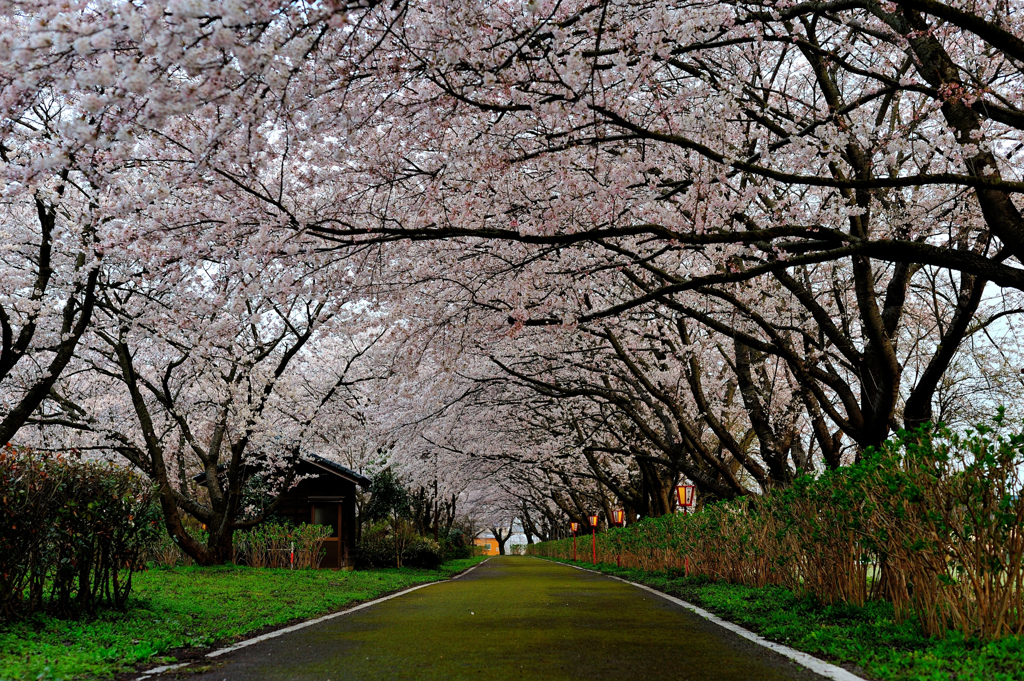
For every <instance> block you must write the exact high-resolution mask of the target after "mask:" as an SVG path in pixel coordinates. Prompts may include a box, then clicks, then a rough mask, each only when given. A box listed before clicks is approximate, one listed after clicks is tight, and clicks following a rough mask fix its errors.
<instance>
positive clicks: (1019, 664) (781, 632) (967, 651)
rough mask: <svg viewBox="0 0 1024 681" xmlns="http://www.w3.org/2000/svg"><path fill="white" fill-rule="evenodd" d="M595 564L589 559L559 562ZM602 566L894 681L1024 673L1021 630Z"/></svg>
mask: <svg viewBox="0 0 1024 681" xmlns="http://www.w3.org/2000/svg"><path fill="white" fill-rule="evenodd" d="M560 562H566V563H569V564H575V565H579V566H580V567H585V568H590V569H593V568H594V566H593V565H591V564H590V563H589V562H585V561H577V562H576V563H572V561H560ZM597 569H599V570H601V571H602V572H606V573H608V574H613V575H616V576H618V577H622V578H623V579H628V580H630V581H633V582H639V583H641V584H646V585H648V586H650V587H653V588H655V589H658V590H659V591H664V592H665V593H668V594H672V595H673V596H677V597H679V598H682V599H683V600H685V601H689V602H690V603H693V604H695V605H700V606H701V607H703V608H705V609H706V610H710V611H711V612H713V613H715V614H716V615H718V616H719V617H722V618H723V619H727V620H729V621H730V622H735V623H737V624H739V625H741V626H744V627H746V628H748V629H751V630H753V631H756V632H757V633H759V634H761V635H762V636H764V637H765V638H767V639H771V640H772V641H776V642H778V643H784V644H786V645H788V646H790V647H792V648H796V649H797V650H802V651H804V652H808V653H811V654H812V655H816V656H818V657H820V658H823V659H826V660H828V661H830V662H833V663H835V664H842V665H843V666H846V667H848V668H852V669H853V670H854V671H856V673H858V674H860V675H861V676H865V677H868V678H874V679H880V680H885V681H889V680H890V679H892V680H894V681H896V680H898V681H910V680H911V679H913V680H914V681H917V680H919V679H920V680H928V681H933V680H934V681H939V680H941V681H950V680H951V679H956V680H961V679H963V680H967V679H970V680H977V681H1011V680H1020V679H1024V637H1017V638H1008V639H1003V640H1002V641H997V642H994V643H988V644H982V643H978V642H974V641H964V640H963V637H962V636H960V635H959V634H957V633H951V634H949V635H948V636H947V637H946V638H944V639H929V638H925V637H924V636H922V635H921V633H920V632H919V631H918V629H917V626H916V624H915V623H914V622H913V621H905V622H902V623H900V624H897V623H896V621H895V619H894V618H893V611H892V606H891V605H890V604H888V603H877V602H875V603H869V604H867V605H866V606H864V607H863V608H857V607H852V606H845V605H834V606H825V605H821V604H819V603H816V602H815V601H813V600H812V599H807V598H797V597H796V596H795V595H794V594H793V593H792V592H791V591H788V590H786V589H782V588H779V587H763V588H760V589H755V588H751V587H746V586H738V585H735V584H725V583H721V582H708V581H706V580H701V579H695V578H685V577H677V576H672V575H669V574H666V573H664V572H643V571H641V570H630V569H624V568H623V569H619V568H616V567H615V566H614V565H606V564H600V565H598V566H597Z"/></svg>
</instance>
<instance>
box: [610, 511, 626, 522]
mask: <svg viewBox="0 0 1024 681" xmlns="http://www.w3.org/2000/svg"><path fill="white" fill-rule="evenodd" d="M612 518H613V519H614V522H615V524H616V525H625V524H626V512H625V511H624V510H623V509H621V508H617V509H615V510H614V511H612Z"/></svg>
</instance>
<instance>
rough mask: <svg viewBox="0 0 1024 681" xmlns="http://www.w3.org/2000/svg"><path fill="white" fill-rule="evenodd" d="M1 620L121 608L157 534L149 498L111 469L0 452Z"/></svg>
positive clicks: (140, 481) (132, 479)
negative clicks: (36, 614)
mask: <svg viewBox="0 0 1024 681" xmlns="http://www.w3.org/2000/svg"><path fill="white" fill-rule="evenodd" d="M0 502H2V503H0V618H2V619H12V618H17V617H23V616H26V615H29V614H31V613H34V612H39V611H47V612H50V613H53V614H55V615H58V616H61V617H73V616H78V615H81V614H92V613H95V611H96V609H97V608H99V607H100V606H110V607H114V608H123V607H124V605H125V602H126V601H127V599H128V594H129V593H130V592H131V587H132V574H133V573H134V571H135V570H136V569H137V568H138V567H140V566H141V565H143V553H144V551H145V548H146V546H147V545H148V544H150V543H151V542H152V541H154V540H155V539H156V537H157V536H158V535H159V533H160V531H161V525H160V512H159V509H158V508H157V506H156V504H155V503H154V491H153V488H152V486H151V484H150V483H149V481H147V480H145V479H144V478H142V477H141V476H138V475H136V474H134V473H132V472H131V471H129V470H127V469H125V468H123V467H120V466H115V465H113V464H110V463H100V462H90V461H78V460H74V459H70V458H67V457H64V456H57V455H50V454H43V453H39V452H33V451H30V450H27V449H21V448H14V447H10V446H7V447H4V448H3V449H2V450H0Z"/></svg>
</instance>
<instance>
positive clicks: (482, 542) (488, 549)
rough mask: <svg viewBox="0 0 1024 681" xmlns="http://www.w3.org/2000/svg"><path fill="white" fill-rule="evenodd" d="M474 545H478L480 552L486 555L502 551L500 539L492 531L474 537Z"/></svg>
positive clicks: (495, 554) (493, 554)
mask: <svg viewBox="0 0 1024 681" xmlns="http://www.w3.org/2000/svg"><path fill="white" fill-rule="evenodd" d="M473 545H474V546H476V547H477V550H478V551H479V552H480V554H481V555H484V556H497V555H498V554H499V553H500V551H498V540H497V539H495V538H494V537H493V536H492V535H491V534H490V533H488V534H485V535H482V536H479V537H477V538H476V539H474V540H473Z"/></svg>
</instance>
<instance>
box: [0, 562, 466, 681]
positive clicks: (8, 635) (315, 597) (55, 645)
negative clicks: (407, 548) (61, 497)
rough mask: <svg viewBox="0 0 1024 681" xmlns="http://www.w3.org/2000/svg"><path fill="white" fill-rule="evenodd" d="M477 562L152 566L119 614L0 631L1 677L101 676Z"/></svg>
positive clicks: (40, 621)
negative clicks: (380, 566)
mask: <svg viewBox="0 0 1024 681" xmlns="http://www.w3.org/2000/svg"><path fill="white" fill-rule="evenodd" d="M481 560H483V558H482V557H477V558H468V559H466V560H457V561H452V562H449V563H445V564H444V565H443V566H442V568H441V569H440V570H414V569H409V568H402V569H388V570H360V571H356V572H335V571H332V570H296V571H294V572H293V571H290V570H277V569H269V568H246V567H233V566H229V567H218V568H198V567H191V568H157V569H151V570H148V571H146V572H142V573H139V574H137V575H136V576H135V588H134V590H133V592H132V598H131V601H130V604H129V608H128V610H127V612H115V611H107V612H104V613H102V614H101V615H100V616H99V617H98V618H96V619H92V620H83V621H68V620H59V619H55V618H52V617H42V616H40V617H36V618H34V619H30V620H28V621H25V622H18V623H15V624H13V625H0V679H2V680H3V681H8V680H11V679H17V680H19V681H20V680H22V679H73V678H110V677H112V676H114V675H115V674H117V673H118V672H122V671H126V670H129V669H131V667H132V665H134V664H135V663H137V662H141V661H147V660H149V661H153V662H154V663H155V662H158V661H162V660H163V658H164V657H165V655H164V654H165V653H166V652H167V651H169V650H171V649H173V648H181V647H193V646H210V645H213V644H214V643H218V642H227V641H229V640H232V639H238V638H243V637H245V635H246V634H248V633H250V632H253V631H256V630H259V629H261V628H263V627H270V626H274V625H280V624H283V623H285V622H288V621H290V620H293V619H296V618H308V617H314V616H316V615H323V614H325V613H328V612H331V611H334V610H338V609H341V608H342V607H344V606H345V605H347V604H350V603H353V602H355V601H365V600H370V599H373V598H376V597H378V596H381V595H384V594H386V593H388V592H392V591H398V590H400V589H404V588H406V587H409V586H413V585H415V584H421V583H423V582H431V581H436V580H439V579H445V578H447V577H450V576H451V575H453V574H455V573H456V572H459V571H461V570H464V569H466V568H468V567H470V566H471V565H473V564H475V563H478V562H480V561H481Z"/></svg>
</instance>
